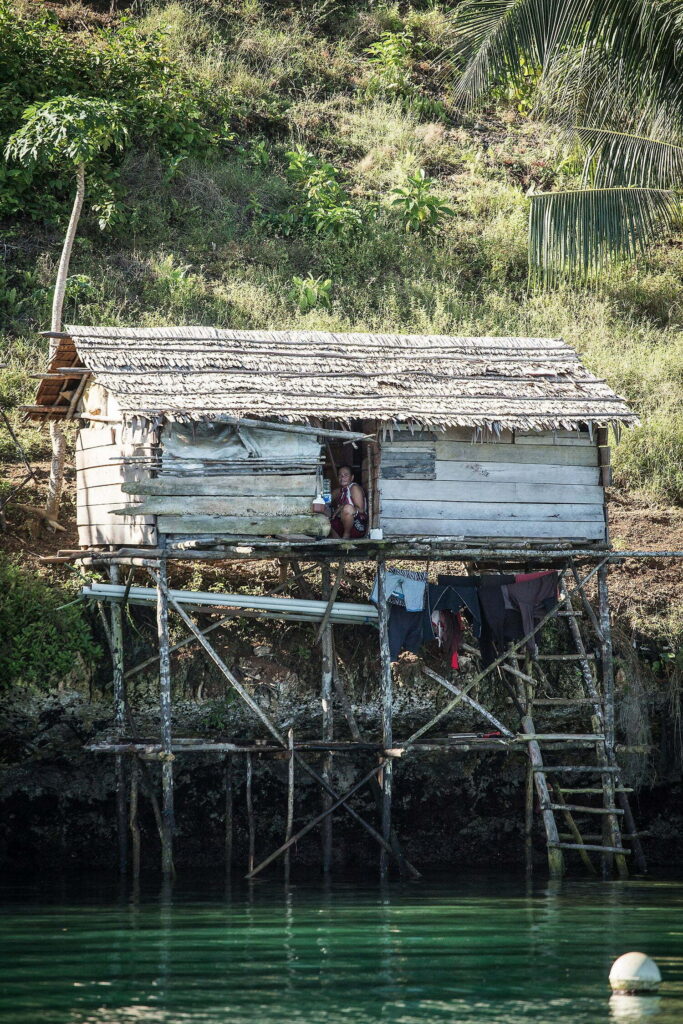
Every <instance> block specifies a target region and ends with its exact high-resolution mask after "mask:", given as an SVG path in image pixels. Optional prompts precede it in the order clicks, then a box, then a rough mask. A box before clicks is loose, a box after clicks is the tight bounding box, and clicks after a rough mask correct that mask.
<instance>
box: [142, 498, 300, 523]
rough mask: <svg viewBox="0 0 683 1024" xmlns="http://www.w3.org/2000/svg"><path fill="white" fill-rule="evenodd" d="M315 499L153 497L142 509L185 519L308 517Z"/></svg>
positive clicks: (147, 500) (150, 512)
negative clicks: (193, 517)
mask: <svg viewBox="0 0 683 1024" xmlns="http://www.w3.org/2000/svg"><path fill="white" fill-rule="evenodd" d="M312 497H313V496H312V495H311V496H310V497H307V498H297V497H284V498H280V497H276V496H275V495H269V496H268V497H263V496H262V497H258V496H257V497H249V498H240V497H206V496H201V495H200V496H198V497H197V496H195V497H189V496H186V495H182V494H176V495H171V496H169V495H164V494H157V495H150V496H149V497H147V498H145V499H144V501H143V502H142V504H141V506H140V507H141V509H143V511H144V512H146V513H149V514H150V515H166V516H182V515H206V516H263V517H268V518H273V517H275V516H296V515H305V514H306V513H307V512H310V511H311V502H312Z"/></svg>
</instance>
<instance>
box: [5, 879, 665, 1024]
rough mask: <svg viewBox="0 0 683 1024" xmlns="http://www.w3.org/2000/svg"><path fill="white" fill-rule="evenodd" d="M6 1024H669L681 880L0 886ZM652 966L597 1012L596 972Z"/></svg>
mask: <svg viewBox="0 0 683 1024" xmlns="http://www.w3.org/2000/svg"><path fill="white" fill-rule="evenodd" d="M2 896H3V897H4V898H3V901H2V906H3V910H2V916H1V917H0V956H1V959H0V1020H2V1021H3V1022H5V1021H6V1022H11V1024H65V1022H68V1024H86V1022H87V1024H114V1022H116V1024H128V1022H136V1024H141V1022H142V1024H146V1022H155V1024H156V1022H160V1024H246V1022H249V1024H276V1022H277V1024H286V1022H290V1021H292V1022H297V1024H374V1022H380V1021H381V1022H387V1024H426V1022H434V1024H438V1022H442V1021H444V1022H445V1021H448V1022H452V1024H481V1022H487V1024H522V1022H527V1021H534V1022H535V1024H569V1022H571V1024H601V1022H603V1021H605V1022H629V1024H638V1022H648V1024H682V1022H683V883H661V882H660V883H658V882H645V883H640V882H630V883H625V884H624V883H608V884H603V883H589V882H585V883H581V882H578V883H566V884H562V885H558V886H556V887H553V886H548V884H547V883H539V884H537V886H536V887H534V888H532V889H529V888H527V886H526V884H525V882H524V881H523V880H507V881H505V880H501V879H500V878H498V877H487V878H477V879H475V880H469V881H467V880H457V881H448V882H438V883H434V882H431V883H430V882H422V883H418V884H414V885H409V886H402V885H398V884H397V885H390V886H389V887H387V888H384V889H380V888H379V887H378V886H376V885H374V883H373V884H370V882H367V883H361V884H359V883H357V882H356V883H354V884H333V885H331V886H330V887H327V888H326V887H324V886H323V885H322V883H320V884H318V883H315V884H313V883H308V884H298V885H292V886H290V887H289V888H288V889H285V887H284V886H283V885H282V884H278V883H277V882H273V881H269V882H264V883H260V884H258V885H254V886H253V887H252V888H251V889H247V888H234V887H233V888H232V890H231V891H230V890H228V891H226V889H225V886H224V884H223V883H222V882H221V881H220V880H216V881H215V884H214V883H212V881H211V880H210V879H209V880H206V879H205V880H203V881H202V883H201V886H199V885H194V886H192V885H188V883H184V884H183V885H179V886H177V887H176V889H175V891H174V893H173V895H172V896H169V895H168V894H163V893H161V894H160V893H159V892H155V891H154V890H150V891H144V892H143V894H142V895H141V896H139V897H137V898H134V897H132V896H131V895H130V893H125V892H122V891H119V890H118V889H117V887H116V886H106V885H103V886H100V887H99V888H97V887H92V885H91V886H90V887H88V885H87V883H81V884H80V885H79V886H78V887H75V886H73V885H71V886H67V887H62V888H61V889H60V888H59V887H58V886H57V885H53V886H49V885H47V884H43V886H42V887H39V888H36V887H35V886H29V885H25V886H20V887H17V886H15V887H9V886H6V887H5V888H4V891H3V892H2ZM632 949H636V950H643V951H645V952H647V953H649V954H650V955H651V956H653V957H655V958H656V960H657V961H658V963H659V965H660V968H661V970H662V974H663V976H664V983H663V985H662V988H661V992H660V995H659V996H658V997H656V998H649V999H634V997H621V998H620V999H618V1000H615V999H614V998H613V999H611V1000H610V995H609V990H608V988H607V984H606V981H607V975H608V973H609V968H610V965H611V963H612V961H613V960H614V959H615V958H616V956H618V955H619V954H620V953H623V952H626V951H628V950H632Z"/></svg>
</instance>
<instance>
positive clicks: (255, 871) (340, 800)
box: [247, 762, 383, 878]
mask: <svg viewBox="0 0 683 1024" xmlns="http://www.w3.org/2000/svg"><path fill="white" fill-rule="evenodd" d="M382 764H383V762H381V763H380V765H375V766H374V768H371V770H370V771H369V772H368V774H367V775H364V776H363V778H362V779H361V780H360V781H359V782H357V783H356V784H355V785H354V786H352V787H351V789H349V790H348V791H347V792H346V793H344V794H343V795H342V796H340V797H338V798H337V799H336V800H335V802H334V803H333V804H332V806H331V807H330V809H329V810H328V811H323V812H322V813H321V814H319V815H318V817H317V818H313V820H312V821H309V822H308V824H307V825H304V827H303V828H302V829H299V831H298V832H297V833H296V835H294V836H292V837H291V838H290V839H288V840H287V841H286V842H285V843H283V844H282V846H280V847H278V849H277V850H273V852H272V853H271V854H269V855H268V856H267V857H266V859H265V860H263V861H261V863H260V864H258V865H257V866H256V867H255V868H254V869H253V870H252V871H250V872H249V874H248V875H247V878H254V876H255V875H258V873H259V872H260V871H263V869H264V868H267V867H268V865H269V864H272V863H273V861H274V860H276V859H277V858H278V857H281V856H282V854H283V853H285V852H286V851H287V850H288V849H289V847H291V846H293V845H294V843H298V841H299V840H300V839H301V838H303V836H305V835H306V834H307V833H308V832H310V831H311V829H313V828H315V827H316V825H319V824H320V822H321V821H322V820H323V817H324V816H325V815H326V814H327V815H329V814H332V812H333V811H336V810H337V808H338V807H341V806H342V804H344V803H346V801H347V800H349V798H350V797H352V796H353V795H354V793H357V792H358V790H359V789H362V787H363V786H365V785H366V784H367V781H368V779H369V778H370V777H371V776H372V775H376V774H377V772H378V771H381V768H382Z"/></svg>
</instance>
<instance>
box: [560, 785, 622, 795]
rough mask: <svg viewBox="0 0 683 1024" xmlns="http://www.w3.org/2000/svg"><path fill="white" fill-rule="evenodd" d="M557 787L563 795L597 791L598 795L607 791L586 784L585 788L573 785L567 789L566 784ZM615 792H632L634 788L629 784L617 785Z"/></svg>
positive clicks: (586, 793)
mask: <svg viewBox="0 0 683 1024" xmlns="http://www.w3.org/2000/svg"><path fill="white" fill-rule="evenodd" d="M557 788H558V789H559V791H560V793H562V795H563V796H564V794H565V793H581V794H585V795H588V794H589V793H596V794H597V795H599V794H600V793H604V792H605V790H604V789H602V788H600V789H598V788H597V787H595V788H593V789H591V788H590V786H584V787H583V788H582V787H579V788H578V789H577V788H576V787H572V788H570V789H566V788H565V787H564V786H558V787H557ZM614 792H615V793H632V792H633V789H632V788H630V787H628V786H615V788H614Z"/></svg>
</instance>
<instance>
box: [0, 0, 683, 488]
mask: <svg viewBox="0 0 683 1024" xmlns="http://www.w3.org/2000/svg"><path fill="white" fill-rule="evenodd" d="M94 6H95V5H93V7H94ZM2 7H3V8H4V11H5V17H6V18H9V19H12V20H13V21H14V22H15V25H16V24H17V23H18V21H19V19H24V21H23V32H24V35H26V34H27V33H28V29H29V28H30V27H31V20H32V19H33V28H34V32H33V35H34V36H35V37H36V38H34V39H32V41H31V42H30V44H29V50H30V52H29V54H28V56H29V57H31V63H29V62H27V61H25V62H24V64H23V68H24V74H25V75H26V76H27V79H29V78H30V82H27V83H22V85H23V84H25V85H26V88H25V89H23V90H20V91H21V92H23V100H24V101H26V102H30V101H31V100H34V99H35V98H36V95H35V90H36V86H35V84H34V83H35V81H36V76H35V64H36V61H37V62H38V63H40V61H41V60H43V61H45V62H46V63H49V66H50V67H53V65H54V59H53V57H54V53H55V52H57V53H59V54H60V67H59V68H58V69H57V71H56V72H54V71H53V73H52V80H51V81H49V82H48V83H47V85H45V83H43V86H42V87H41V88H42V96H39V97H38V98H47V93H48V91H49V92H50V94H51V95H56V94H59V93H60V92H64V91H69V90H70V91H74V90H78V89H81V90H82V91H84V92H88V91H92V90H93V88H97V85H96V84H94V83H96V82H97V81H98V78H97V77H96V76H94V75H93V72H92V66H91V64H89V63H88V60H87V59H86V57H85V56H84V54H87V53H91V54H100V61H101V64H102V66H104V67H105V68H106V69H108V70H107V71H106V74H105V78H104V79H102V78H101V77H100V79H99V80H100V81H103V82H104V85H102V86H101V91H102V92H103V94H104V95H116V96H118V95H123V96H124V97H126V96H130V95H131V94H132V93H133V92H134V91H135V89H136V88H138V89H139V88H141V87H140V86H139V82H140V81H141V80H143V81H148V80H150V81H151V80H152V77H153V76H152V72H151V71H150V69H149V66H148V65H149V63H150V62H149V60H148V51H149V48H150V47H151V48H153V49H154V54H155V56H154V60H155V61H156V65H160V64H161V63H163V65H164V76H165V81H166V82H169V83H171V85H170V86H167V87H166V88H168V92H169V95H170V99H169V105H170V104H171V100H172V101H173V109H172V110H171V112H170V113H169V106H166V107H164V106H163V102H162V100H163V97H162V98H161V99H160V102H159V105H158V106H157V107H156V108H154V110H153V117H151V115H150V116H148V117H147V120H146V121H145V120H144V118H141V115H140V112H139V110H137V109H136V111H135V116H134V117H133V118H132V120H131V132H130V135H129V145H128V147H127V149H126V151H125V153H124V154H123V155H122V156H120V157H119V156H115V155H111V156H109V157H108V158H107V159H106V161H105V162H104V163H105V164H106V167H105V168H103V167H97V168H96V169H95V173H94V175H93V176H91V180H90V192H89V197H88V198H89V203H90V206H92V205H93V204H94V205H97V206H99V210H98V211H93V210H92V209H90V208H89V209H88V212H87V214H86V217H85V221H84V223H83V225H82V229H81V231H80V236H79V240H78V244H77V248H76V253H75V256H74V260H73V264H72V268H71V282H70V289H69V298H68V308H67V311H66V319H67V320H78V321H79V322H90V323H107V324H131V323H134V324H140V325H145V324H148V325H151V324H174V323H182V322H190V323H203V324H212V325H216V326H221V327H224V326H231V327H284V328H286V327H299V328H301V327H311V328H322V329H346V330H392V331H401V330H406V331H422V332H449V333H465V334H484V333H498V334H525V335H562V336H563V337H564V338H565V339H566V340H567V341H568V342H570V344H572V345H574V346H576V348H577V349H578V350H579V351H580V352H581V353H582V354H583V356H584V358H585V359H586V361H587V363H588V364H589V366H590V367H591V369H593V370H594V371H596V372H597V373H599V374H602V375H604V376H605V377H606V378H607V379H608V381H609V383H610V384H611V385H612V386H613V387H614V388H615V389H616V390H617V391H619V392H621V393H622V394H624V395H625V396H626V397H627V398H628V399H629V401H631V402H632V403H633V404H634V405H635V407H636V408H637V409H638V411H639V412H640V414H641V417H642V419H643V426H642V427H641V428H640V429H638V430H636V431H633V432H630V433H628V434H627V435H626V436H624V437H623V438H622V439H621V441H620V442H619V444H618V445H617V446H616V452H615V465H616V478H617V482H618V484H619V486H621V487H623V488H626V489H628V490H630V491H633V490H641V491H644V492H646V493H647V495H649V496H650V497H653V498H656V499H660V500H663V501H667V502H671V501H681V499H682V498H683V401H682V397H681V396H682V395H683V342H682V340H681V333H680V327H681V321H682V320H683V307H682V305H681V300H680V293H681V277H682V275H683V253H682V252H681V248H680V241H679V240H678V239H671V240H669V241H668V242H667V243H665V244H663V245H661V246H660V247H659V248H658V250H657V251H656V252H655V253H654V254H653V255H652V257H651V259H650V260H648V261H647V262H646V263H643V264H642V265H641V266H640V267H639V268H638V270H637V271H636V269H634V268H627V269H623V270H621V271H619V272H617V271H615V272H614V274H613V275H612V276H611V277H610V278H609V279H608V280H605V281H604V282H603V286H602V290H601V292H600V294H594V293H586V292H579V293H576V292H569V291H567V292H560V293H555V294H552V295H539V294H533V293H530V292H529V290H528V287H527V276H528V275H527V251H526V220H527V213H528V200H527V198H526V195H527V193H528V192H529V190H530V189H536V190H539V189H540V190H547V189H551V188H556V187H558V186H561V185H565V186H566V185H567V184H571V182H572V181H573V180H574V177H575V176H576V174H577V171H578V165H577V162H576V160H575V159H574V156H573V154H572V153H571V152H569V151H568V149H567V147H566V145H563V143H562V141H561V140H560V139H559V138H556V137H554V136H553V133H552V132H549V131H548V130H547V129H543V128H542V127H541V126H539V125H538V124H534V123H533V122H532V121H530V120H529V119H528V117H526V116H524V112H525V110H526V109H528V97H526V96H523V95H518V94H517V95H516V94H513V93H512V92H511V93H510V95H507V96H499V97H497V100H496V103H495V106H492V107H491V108H490V109H487V110H486V111H484V112H482V113H481V114H480V115H478V116H477V117H475V118H471V119H469V120H462V119H458V118H455V117H453V116H451V115H449V114H448V113H447V108H446V106H445V105H444V103H443V102H442V101H443V100H444V99H445V96H444V94H443V91H442V88H441V84H440V83H441V82H442V79H443V75H442V73H441V71H440V68H441V62H442V58H443V53H442V49H443V46H442V44H443V40H444V39H445V38H447V35H446V31H445V28H446V18H445V14H444V11H443V9H442V8H441V7H439V5H437V4H433V3H431V2H429V3H423V4H420V3H417V4H415V5H414V6H409V5H399V4H391V5H381V4H380V5H378V4H373V3H370V2H368V3H342V4H330V3H327V2H325V0H321V2H320V3H314V4H302V5H300V6H290V5H285V4H282V3H266V2H264V0H247V2H239V3H238V2H234V3H232V4H231V3H224V2H220V3H219V2H217V0H196V2H195V3H182V4H181V3H170V4H167V5H158V6H152V5H147V6H146V8H145V10H146V13H144V14H143V15H142V16H138V17H136V18H134V19H132V21H128V22H127V23H122V22H120V21H119V22H118V23H117V22H116V21H109V22H108V24H107V25H105V27H104V28H103V27H102V26H103V23H106V22H107V19H106V18H104V17H103V16H102V15H101V14H98V13H97V11H96V10H93V9H92V8H91V7H89V6H86V5H75V4H72V5H69V6H65V7H60V6H59V5H44V4H40V5H37V4H30V3H11V2H7V0H5V2H4V3H3V5H2ZM45 7H50V8H52V13H51V19H52V22H53V27H51V28H50V30H49V32H47V31H46V28H45V25H44V24H43V25H42V26H38V27H36V24H35V19H36V18H37V17H38V15H39V14H42V12H43V11H44V9H45ZM103 32H104V33H105V34H104V35H103V34H102V33H103ZM15 34H16V33H15ZM29 35H30V33H29ZM46 37H49V40H48V43H46V42H45V39H46ZM3 45H4V46H5V47H7V46H8V45H11V44H9V43H8V42H7V39H6V38H5V41H4V43H0V47H2V46H3ZM14 45H15V48H16V42H15V44H14ZM23 45H24V51H23V52H24V56H26V43H25V42H24V44H23ZM46 49H47V51H49V52H47V54H46ZM102 55H103V56H102ZM48 57H50V58H51V59H50V60H49V62H48V61H47V58H48ZM145 61H146V62H147V63H145ZM0 63H2V62H0ZM143 66H144V75H146V76H147V78H141V75H142V72H141V71H140V68H141V67H143ZM112 69H113V70H112ZM114 72H115V74H114ZM97 73H98V74H99V75H100V76H101V72H99V71H98V72H97ZM106 75H108V76H109V77H108V78H107V77H106ZM107 82H108V83H110V84H107ZM145 88H147V86H145ZM150 88H151V87H150ZM116 90H118V92H116ZM21 106H22V100H21V96H20V99H19V100H17V101H16V102H15V105H14V108H13V109H12V110H11V111H9V113H8V114H7V115H6V116H5V118H4V122H3V131H4V134H5V137H6V136H7V134H8V132H9V131H11V130H14V129H15V128H16V127H17V126H18V125H19V123H20V115H21V109H20V108H21ZM161 110H163V111H164V113H163V118H164V119H165V120H164V124H161V125H160V123H159V122H160V121H161V120H162V115H161V114H160V111H161ZM174 118H175V121H174ZM184 118H191V123H192V125H193V126H194V127H195V128H196V132H195V135H196V136H199V135H200V134H202V133H203V135H202V137H201V138H200V139H199V140H198V139H197V138H195V139H194V140H192V139H190V140H188V139H186V138H184V137H183V134H182V131H180V130H179V128H178V125H179V124H182V122H183V119H184ZM166 121H168V124H167V123H166ZM150 125H152V128H150ZM155 131H156V135H155ZM150 140H151V141H150ZM293 151H296V152H298V154H299V155H298V157H297V156H292V153H293ZM288 154H290V155H288ZM305 154H310V156H305ZM421 169H422V170H424V171H425V173H426V175H427V176H428V177H430V178H432V179H433V182H434V183H433V185H432V186H431V188H430V189H429V192H430V194H433V195H434V196H436V197H438V198H439V199H441V200H442V201H444V202H445V203H446V204H447V205H448V206H449V207H450V208H451V209H452V211H454V215H453V216H449V215H447V214H444V215H443V216H442V217H441V218H440V219H439V222H438V223H437V224H436V225H435V226H434V228H433V229H432V230H428V231H425V232H415V231H409V230H408V231H407V230H405V228H406V224H405V221H404V218H403V216H402V207H401V206H400V205H392V204H393V201H394V200H395V199H396V198H397V196H396V194H394V193H393V192H392V190H393V189H395V188H397V187H401V186H406V185H407V184H408V187H409V188H410V187H411V186H410V185H409V179H410V177H411V176H414V175H415V174H416V173H418V172H419V171H420V170H421ZM105 170H106V173H104V171H105ZM22 173H23V172H22ZM11 175H14V176H15V177H11ZM17 176H19V170H18V169H17V168H16V167H14V166H13V165H8V166H7V168H6V169H5V172H4V178H3V180H2V182H1V184H2V186H3V188H4V190H5V196H4V201H3V202H2V204H0V211H2V212H3V213H4V220H3V228H4V231H3V237H4V243H5V244H4V247H3V262H2V264H0V308H1V310H2V324H3V332H2V338H1V344H2V355H1V356H0V359H2V361H3V362H5V363H7V364H8V368H7V369H6V370H5V371H3V372H2V378H1V379H0V400H2V402H3V404H4V405H5V406H6V407H12V406H13V405H15V404H16V403H18V402H19V401H21V400H26V399H27V398H28V397H29V395H30V393H31V390H32V384H31V383H30V382H28V381H27V378H26V374H27V372H30V371H32V370H35V369H36V368H37V367H38V366H39V364H40V362H41V358H42V355H43V350H44V345H43V343H42V342H41V341H40V339H39V338H37V336H36V332H37V330H39V329H41V328H44V327H45V326H46V324H47V321H48V314H49V302H50V288H51V284H52V281H53V277H54V270H55V265H56V261H57V259H58V255H59V246H60V231H61V229H62V227H63V225H64V221H65V217H66V216H67V213H68V209H69V194H70V178H69V174H68V171H67V170H66V169H63V170H59V172H58V173H57V174H55V172H54V171H53V172H51V173H50V174H40V173H36V174H34V175H33V176H28V178H27V176H26V175H25V174H24V179H25V180H22V188H21V189H20V190H17V188H16V187H15V184H14V181H15V179H16V177H17ZM321 182H322V184H321ZM412 188H413V191H414V186H413V187H412ZM13 190H14V191H13ZM15 192H17V196H18V197H19V198H20V199H21V205H19V204H18V202H17V196H15V194H14V193H15ZM8 193H9V199H13V200H14V202H15V206H17V207H18V208H16V209H14V210H12V209H11V205H12V203H11V202H9V201H8ZM103 195H104V196H105V197H106V200H107V201H108V202H109V204H110V210H109V212H110V213H111V211H112V210H113V215H112V216H111V222H110V224H109V225H108V226H107V227H106V228H105V229H104V230H103V231H102V230H100V228H99V227H98V218H99V217H101V216H102V205H103V202H104V199H103ZM307 279H310V281H311V282H315V281H318V285H317V286H316V285H315V284H314V286H313V288H312V289H311V288H310V287H309V289H308V290H306V289H305V287H303V286H302V285H301V284H299V283H298V281H300V280H304V281H305V280H307ZM328 280H329V281H330V284H329V285H327V286H325V282H326V281H328ZM306 294H308V296H309V299H312V303H313V306H312V308H306V307H307V305H308V306H310V305H311V302H310V301H307V299H306V298H305V297H304V298H303V299H302V295H303V296H305V295H306ZM23 437H24V439H25V440H26V442H27V444H28V446H29V449H30V451H31V453H32V454H33V455H38V454H39V453H40V452H42V451H43V450H44V447H45V439H44V437H42V436H41V435H36V433H35V432H33V431H32V432H31V433H30V435H29V434H27V433H26V432H24V433H23ZM2 453H3V454H5V455H9V446H8V445H7V443H6V441H5V440H4V439H3V441H2Z"/></svg>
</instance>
